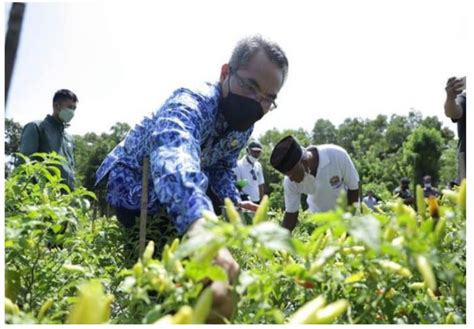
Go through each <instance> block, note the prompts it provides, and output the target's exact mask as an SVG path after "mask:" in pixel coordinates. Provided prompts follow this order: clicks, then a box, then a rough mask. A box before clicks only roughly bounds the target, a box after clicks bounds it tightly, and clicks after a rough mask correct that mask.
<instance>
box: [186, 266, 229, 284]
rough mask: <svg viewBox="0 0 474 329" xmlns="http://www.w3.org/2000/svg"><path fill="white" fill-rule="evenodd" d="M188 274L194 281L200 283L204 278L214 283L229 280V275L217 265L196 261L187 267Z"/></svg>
mask: <svg viewBox="0 0 474 329" xmlns="http://www.w3.org/2000/svg"><path fill="white" fill-rule="evenodd" d="M185 269H186V270H185V272H186V274H187V275H188V276H189V277H190V278H192V279H194V280H195V281H200V280H202V279H204V278H209V279H210V280H212V281H225V280H227V273H226V272H225V271H224V269H223V268H222V267H220V266H217V265H212V264H211V263H209V264H203V263H198V262H195V261H190V262H188V263H186V265H185Z"/></svg>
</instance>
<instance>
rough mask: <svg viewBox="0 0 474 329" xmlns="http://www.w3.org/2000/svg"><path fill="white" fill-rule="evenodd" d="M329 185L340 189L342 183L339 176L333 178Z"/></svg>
mask: <svg viewBox="0 0 474 329" xmlns="http://www.w3.org/2000/svg"><path fill="white" fill-rule="evenodd" d="M329 184H331V186H332V187H334V188H338V187H340V186H341V184H342V182H341V179H340V178H339V176H332V177H331V179H330V180H329Z"/></svg>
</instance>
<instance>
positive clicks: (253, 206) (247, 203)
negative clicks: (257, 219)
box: [237, 201, 258, 212]
mask: <svg viewBox="0 0 474 329" xmlns="http://www.w3.org/2000/svg"><path fill="white" fill-rule="evenodd" d="M237 206H238V207H239V208H242V209H247V210H250V211H254V212H255V211H257V209H258V204H256V203H253V202H252V201H241V202H240V203H239V204H238V205H237Z"/></svg>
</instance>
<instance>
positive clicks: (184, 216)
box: [150, 96, 213, 233]
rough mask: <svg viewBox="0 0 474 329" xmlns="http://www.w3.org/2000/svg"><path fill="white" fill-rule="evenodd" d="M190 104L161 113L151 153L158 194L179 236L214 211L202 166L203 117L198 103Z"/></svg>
mask: <svg viewBox="0 0 474 329" xmlns="http://www.w3.org/2000/svg"><path fill="white" fill-rule="evenodd" d="M189 97H191V96H189ZM190 103H191V106H190V105H189V104H187V102H171V103H170V104H168V106H167V107H163V108H162V109H161V110H160V112H159V113H158V116H157V119H156V129H155V131H154V132H153V135H152V146H151V152H150V166H151V172H152V178H153V183H154V188H155V192H156V194H157V197H158V199H159V201H160V203H162V204H163V205H164V206H165V207H166V209H167V211H168V213H169V214H170V215H171V216H172V217H173V218H174V219H175V225H176V229H177V230H178V232H179V233H184V232H185V231H186V230H187V228H188V227H189V225H191V224H192V223H193V222H194V221H196V220H197V219H199V218H200V217H202V212H203V210H209V211H212V209H213V207H212V203H211V200H210V199H209V198H208V196H207V195H206V191H207V185H208V178H207V177H206V175H205V174H204V173H203V172H202V171H201V167H200V152H201V149H200V138H201V133H200V131H201V129H200V128H201V127H200V126H201V125H202V124H204V123H203V118H202V116H201V114H200V113H201V111H200V109H199V107H198V104H197V101H195V100H193V99H191V101H190ZM193 105H194V106H193Z"/></svg>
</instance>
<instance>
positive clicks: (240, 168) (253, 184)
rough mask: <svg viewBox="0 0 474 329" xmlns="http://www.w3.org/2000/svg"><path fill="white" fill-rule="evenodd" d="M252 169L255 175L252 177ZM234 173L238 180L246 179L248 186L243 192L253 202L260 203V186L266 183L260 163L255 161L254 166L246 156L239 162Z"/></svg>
mask: <svg viewBox="0 0 474 329" xmlns="http://www.w3.org/2000/svg"><path fill="white" fill-rule="evenodd" d="M252 169H253V172H254V173H255V174H254V175H252ZM234 173H235V175H236V176H237V180H240V179H245V180H246V181H247V185H245V187H244V188H243V189H242V192H244V193H245V194H247V195H248V196H249V199H250V200H251V201H253V202H257V201H259V200H260V190H259V186H260V185H262V184H264V183H265V179H264V177H263V170H262V165H261V164H260V162H258V161H255V163H254V164H253V165H252V164H251V163H250V161H249V160H248V159H247V156H244V157H243V158H242V159H240V160H239V161H237V167H235V168H234Z"/></svg>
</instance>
